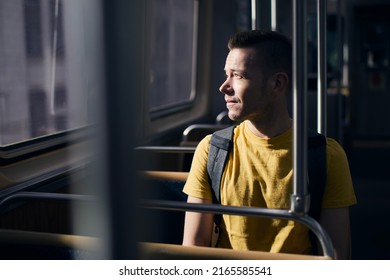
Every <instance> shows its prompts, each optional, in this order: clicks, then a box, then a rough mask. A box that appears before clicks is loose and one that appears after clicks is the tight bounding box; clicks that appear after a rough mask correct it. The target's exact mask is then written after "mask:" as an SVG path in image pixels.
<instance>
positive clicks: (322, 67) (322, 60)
mask: <svg viewBox="0 0 390 280" xmlns="http://www.w3.org/2000/svg"><path fill="white" fill-rule="evenodd" d="M326 17H327V0H318V2H317V42H318V49H317V59H318V60H317V62H318V63H317V67H318V68H317V69H318V71H317V73H318V75H317V131H318V132H319V133H321V134H323V135H325V136H326V134H327V118H326V115H327V65H326V61H327V50H326V42H327V40H326V29H327V28H326V26H327V20H326Z"/></svg>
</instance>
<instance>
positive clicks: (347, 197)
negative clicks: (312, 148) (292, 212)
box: [322, 138, 356, 208]
mask: <svg viewBox="0 0 390 280" xmlns="http://www.w3.org/2000/svg"><path fill="white" fill-rule="evenodd" d="M354 204H356V196H355V191H354V188H353V184H352V178H351V172H350V170H349V163H348V158H347V155H346V154H345V152H344V149H343V148H342V147H341V146H340V144H338V143H337V142H336V141H335V140H334V139H331V138H328V139H327V179H326V189H325V193H324V199H323V204H322V207H323V208H339V207H348V206H351V205H354Z"/></svg>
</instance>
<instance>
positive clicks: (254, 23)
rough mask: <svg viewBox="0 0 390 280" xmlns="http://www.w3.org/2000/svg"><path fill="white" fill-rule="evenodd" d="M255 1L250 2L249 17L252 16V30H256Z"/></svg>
mask: <svg viewBox="0 0 390 280" xmlns="http://www.w3.org/2000/svg"><path fill="white" fill-rule="evenodd" d="M256 2H257V1H256V0H251V15H252V30H255V29H256V21H257V19H256V18H257V14H256V13H257V6H256Z"/></svg>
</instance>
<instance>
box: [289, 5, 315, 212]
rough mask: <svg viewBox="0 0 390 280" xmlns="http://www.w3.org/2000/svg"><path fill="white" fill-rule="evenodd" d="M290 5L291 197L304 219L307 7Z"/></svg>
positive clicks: (295, 209)
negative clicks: (291, 61) (291, 22)
mask: <svg viewBox="0 0 390 280" xmlns="http://www.w3.org/2000/svg"><path fill="white" fill-rule="evenodd" d="M306 4H307V3H306V0H294V2H293V5H294V6H293V83H292V86H293V116H294V117H293V129H294V133H293V140H294V141H293V142H294V152H293V193H292V195H291V211H292V212H293V213H296V214H298V215H304V214H305V213H307V212H308V210H309V203H310V201H309V198H308V196H307V137H306V136H307V126H306V123H307V108H306V107H307V65H306V64H307V25H306V19H307V5H306Z"/></svg>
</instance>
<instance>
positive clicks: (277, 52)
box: [228, 30, 292, 79]
mask: <svg viewBox="0 0 390 280" xmlns="http://www.w3.org/2000/svg"><path fill="white" fill-rule="evenodd" d="M228 48H229V49H230V50H232V49H235V48H254V49H255V50H256V52H257V54H258V55H259V62H260V63H261V64H262V65H260V67H262V69H263V70H264V71H267V72H268V73H270V74H272V73H276V72H285V73H286V74H287V75H288V76H289V78H290V79H291V71H292V44H291V40H290V39H289V38H288V37H286V36H284V35H282V34H281V33H278V32H276V31H267V30H251V31H244V32H238V33H236V34H234V35H233V36H232V37H231V38H230V39H229V42H228ZM263 66H265V68H263Z"/></svg>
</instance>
